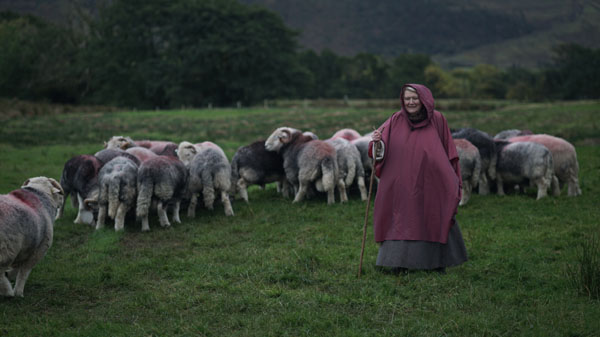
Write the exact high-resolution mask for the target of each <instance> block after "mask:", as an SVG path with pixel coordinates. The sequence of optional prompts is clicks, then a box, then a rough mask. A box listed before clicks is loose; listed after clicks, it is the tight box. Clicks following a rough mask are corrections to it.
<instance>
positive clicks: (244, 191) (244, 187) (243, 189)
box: [237, 178, 248, 202]
mask: <svg viewBox="0 0 600 337" xmlns="http://www.w3.org/2000/svg"><path fill="white" fill-rule="evenodd" d="M237 187H238V191H239V192H240V197H242V199H244V201H245V202H248V183H246V181H245V180H244V178H240V179H239V180H238V181H237Z"/></svg>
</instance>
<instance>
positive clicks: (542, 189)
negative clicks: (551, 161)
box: [535, 178, 549, 200]
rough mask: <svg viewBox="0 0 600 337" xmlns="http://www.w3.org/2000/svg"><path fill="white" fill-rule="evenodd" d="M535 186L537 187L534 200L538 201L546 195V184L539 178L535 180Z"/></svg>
mask: <svg viewBox="0 0 600 337" xmlns="http://www.w3.org/2000/svg"><path fill="white" fill-rule="evenodd" d="M535 184H536V185H537V189H538V191H537V198H536V199H535V200H540V199H541V198H543V197H545V196H546V195H548V193H547V191H548V185H549V184H548V182H547V181H545V179H543V178H540V179H537V180H536V182H535Z"/></svg>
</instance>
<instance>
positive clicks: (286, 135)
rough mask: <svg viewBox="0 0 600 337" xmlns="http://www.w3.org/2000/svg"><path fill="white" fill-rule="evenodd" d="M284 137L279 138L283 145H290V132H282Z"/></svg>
mask: <svg viewBox="0 0 600 337" xmlns="http://www.w3.org/2000/svg"><path fill="white" fill-rule="evenodd" d="M281 133H282V135H280V136H279V141H280V142H282V143H288V142H289V141H290V138H291V133H290V132H289V131H288V130H281Z"/></svg>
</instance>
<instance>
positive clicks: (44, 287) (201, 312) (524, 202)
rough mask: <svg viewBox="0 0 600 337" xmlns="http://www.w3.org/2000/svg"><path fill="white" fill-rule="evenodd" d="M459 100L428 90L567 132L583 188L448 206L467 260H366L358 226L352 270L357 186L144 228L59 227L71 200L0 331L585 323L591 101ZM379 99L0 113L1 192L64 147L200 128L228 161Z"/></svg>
mask: <svg viewBox="0 0 600 337" xmlns="http://www.w3.org/2000/svg"><path fill="white" fill-rule="evenodd" d="M458 103H460V102H458ZM458 103H457V102H452V101H440V102H439V104H438V105H439V107H440V110H441V111H442V112H443V113H444V115H445V116H446V118H447V119H448V122H449V124H450V126H451V127H452V128H459V127H466V126H470V127H476V128H479V129H481V130H484V131H486V132H488V133H490V134H492V135H493V134H495V133H497V132H498V131H501V130H504V129H511V128H518V129H529V130H532V131H534V132H536V133H548V134H553V135H556V136H560V137H563V138H565V139H566V140H568V141H570V142H571V143H573V144H574V145H575V146H576V149H577V154H578V158H579V165H580V172H579V181H580V186H581V189H582V191H583V195H581V196H579V197H567V196H566V189H563V193H562V194H561V195H560V196H559V197H552V196H551V197H547V198H544V199H541V200H539V201H536V200H535V191H533V190H530V191H527V193H526V194H521V195H507V196H503V197H500V196H496V195H488V196H479V195H473V197H472V198H471V200H470V201H469V203H468V204H467V205H466V206H464V207H461V208H460V209H459V213H458V215H457V220H458V222H459V224H460V226H461V230H462V233H463V237H464V240H465V244H466V246H467V251H468V254H469V261H468V262H467V263H465V264H464V265H461V266H458V267H454V268H449V269H448V270H447V273H446V274H438V273H429V272H411V273H408V274H406V275H393V274H386V273H382V272H380V271H379V270H377V269H376V268H375V266H374V264H375V258H376V256H377V245H376V244H375V243H374V242H373V236H372V230H371V229H372V227H369V231H368V235H367V245H366V249H365V256H364V263H363V275H362V277H361V278H360V279H358V278H357V269H358V262H359V255H360V246H361V240H362V227H363V221H364V212H365V206H366V204H365V202H362V201H360V198H359V195H358V193H357V192H356V193H354V194H352V195H351V196H350V201H349V202H348V203H347V204H340V203H336V204H335V205H330V206H328V205H326V202H325V198H324V197H316V198H314V199H310V200H306V201H304V202H301V203H299V204H292V202H291V200H290V199H284V198H283V197H281V196H280V195H279V194H277V192H276V189H275V186H272V185H269V186H267V187H266V188H265V189H264V190H261V189H259V188H257V187H252V188H251V189H250V191H249V196H250V203H249V204H245V203H243V202H242V201H240V200H235V202H234V204H233V208H234V211H235V216H234V217H227V218H226V217H225V216H224V214H223V209H222V207H221V206H220V205H218V206H217V207H216V209H215V210H214V211H207V210H205V209H201V210H199V211H198V212H197V216H196V218H194V219H189V218H187V217H186V216H185V210H184V211H182V216H181V217H182V220H183V223H182V224H174V225H173V226H172V227H171V228H168V229H164V228H161V227H160V226H159V225H158V222H157V221H156V219H151V231H150V232H148V233H142V232H140V223H127V225H126V228H125V231H124V232H120V233H115V232H114V230H113V229H112V228H111V226H110V225H108V226H107V227H106V228H105V229H103V230H99V231H96V230H94V229H93V228H91V227H88V226H85V225H80V224H79V225H76V224H73V219H74V218H75V214H76V211H75V209H73V208H72V207H71V206H70V200H69V201H68V202H67V208H66V210H65V216H64V217H63V218H62V219H60V220H58V221H57V222H56V224H55V232H54V243H53V246H52V247H51V248H50V250H49V252H48V254H47V255H46V257H45V258H44V259H43V260H42V261H41V262H40V263H39V264H38V265H37V266H36V267H35V268H34V269H33V271H32V273H31V275H30V277H29V280H28V282H27V284H26V286H25V297H24V298H11V299H7V298H0V335H2V336H597V335H598V334H600V320H599V319H598V318H599V317H600V302H599V300H598V299H593V298H590V297H589V296H587V295H586V293H585V291H581V290H580V289H578V288H576V287H574V286H573V285H572V284H571V281H570V278H569V272H568V271H569V270H572V268H574V267H575V266H576V264H577V255H578V252H579V251H580V248H581V245H582V242H585V241H586V240H588V239H590V238H592V237H594V236H596V237H597V236H598V235H600V220H599V219H600V207H599V206H598V205H600V126H599V123H598V117H597V116H598V115H599V113H600V102H598V101H577V102H553V103H536V104H522V103H516V102H495V103H494V102H492V103H490V104H483V103H482V104H481V105H480V107H479V108H476V109H466V108H464V107H467V105H461V104H458ZM469 106H472V105H469ZM461 107H462V108H461ZM463 108H464V109H463ZM393 112H394V109H393V108H381V107H369V106H365V105H352V104H350V105H348V106H337V107H318V106H306V104H304V105H303V104H301V103H300V104H297V105H294V104H292V105H289V106H287V107H271V108H268V109H267V108H242V109H202V110H185V109H183V110H177V111H122V112H114V111H111V112H77V111H74V112H69V113H52V114H43V113H42V114H35V115H27V114H19V113H16V114H11V115H10V116H8V115H0V193H2V194H4V193H8V192H9V191H11V190H13V189H16V188H19V187H20V185H21V183H22V182H23V181H25V180H26V179H27V178H29V177H33V176H40V175H43V176H48V177H53V178H55V179H59V178H60V175H61V172H62V168H63V165H64V163H65V162H66V161H67V160H68V159H69V158H71V157H72V156H75V155H78V154H84V153H87V154H93V153H95V152H96V151H98V150H100V149H102V146H103V142H104V141H105V140H108V139H109V138H110V137H111V136H113V135H127V136H131V137H132V138H133V139H161V140H171V141H174V142H180V141H183V140H188V141H191V142H201V141H204V140H210V141H213V142H215V143H217V144H219V145H220V146H222V147H223V149H224V150H225V152H226V153H227V155H228V157H229V158H230V159H231V157H232V155H233V153H234V152H235V150H236V149H237V148H238V147H239V146H242V145H246V144H249V143H251V142H253V141H255V140H257V139H261V138H265V137H267V136H268V135H269V134H270V133H271V132H272V131H273V130H274V129H275V128H277V127H279V126H284V125H285V126H292V127H296V128H299V129H302V130H308V131H313V132H314V133H316V134H317V135H319V136H320V137H321V138H328V137H329V136H330V135H332V134H333V133H334V132H335V131H336V130H338V129H341V128H347V127H348V128H354V129H356V130H358V131H359V132H361V133H366V132H369V131H371V130H372V128H373V127H376V126H379V125H380V124H381V123H382V122H383V121H384V120H385V119H386V118H387V117H388V116H389V115H390V114H392V113H393ZM371 210H372V208H371Z"/></svg>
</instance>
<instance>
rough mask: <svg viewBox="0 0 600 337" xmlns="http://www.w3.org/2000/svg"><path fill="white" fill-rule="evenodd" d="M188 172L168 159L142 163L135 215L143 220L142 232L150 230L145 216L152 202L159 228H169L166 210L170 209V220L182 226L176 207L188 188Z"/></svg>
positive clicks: (149, 160) (162, 157) (166, 157)
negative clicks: (154, 206) (171, 218)
mask: <svg viewBox="0 0 600 337" xmlns="http://www.w3.org/2000/svg"><path fill="white" fill-rule="evenodd" d="M187 177H188V173H187V169H186V168H185V165H183V163H182V162H181V161H180V160H179V159H177V158H174V157H171V156H157V157H155V158H150V159H148V160H146V161H145V162H143V163H142V164H141V165H140V167H139V169H138V176H137V189H138V197H137V206H136V207H137V208H136V216H137V218H138V219H141V221H142V231H149V230H150V226H149V223H148V213H149V210H150V204H151V202H152V200H153V199H155V200H156V201H157V205H156V210H157V213H158V220H159V222H160V225H161V226H162V227H168V226H170V225H171V224H170V222H169V219H168V217H167V207H168V206H171V205H172V206H173V221H175V222H177V223H181V220H180V218H179V207H180V205H181V198H182V197H183V196H184V194H185V193H186V192H185V189H186V185H187Z"/></svg>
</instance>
